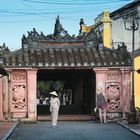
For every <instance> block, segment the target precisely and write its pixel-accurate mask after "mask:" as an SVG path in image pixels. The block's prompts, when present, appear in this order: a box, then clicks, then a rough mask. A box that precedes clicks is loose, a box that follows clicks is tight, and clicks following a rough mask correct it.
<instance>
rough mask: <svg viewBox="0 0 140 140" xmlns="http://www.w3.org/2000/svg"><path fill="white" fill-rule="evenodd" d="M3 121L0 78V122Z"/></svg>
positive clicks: (0, 79) (0, 81)
mask: <svg viewBox="0 0 140 140" xmlns="http://www.w3.org/2000/svg"><path fill="white" fill-rule="evenodd" d="M2 120H3V109H2V78H0V121H2Z"/></svg>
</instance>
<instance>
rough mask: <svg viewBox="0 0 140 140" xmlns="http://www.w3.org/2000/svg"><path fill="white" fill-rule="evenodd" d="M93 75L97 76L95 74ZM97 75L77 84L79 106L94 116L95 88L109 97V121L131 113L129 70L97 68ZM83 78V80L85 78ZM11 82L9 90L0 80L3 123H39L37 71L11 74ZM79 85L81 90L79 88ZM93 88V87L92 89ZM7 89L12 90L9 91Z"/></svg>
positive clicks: (75, 85)
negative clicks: (22, 121) (13, 121)
mask: <svg viewBox="0 0 140 140" xmlns="http://www.w3.org/2000/svg"><path fill="white" fill-rule="evenodd" d="M94 71H95V73H96V74H94ZM94 71H92V72H93V75H94V76H93V77H92V75H91V74H92V73H90V74H89V75H87V74H86V73H85V75H86V76H85V77H86V78H84V80H78V81H77V80H76V79H75V80H74V81H75V82H73V85H74V86H73V87H74V90H75V91H74V92H75V93H77V94H76V96H75V100H77V101H76V102H77V103H78V102H81V103H83V105H85V106H84V107H85V109H86V111H87V112H88V113H89V114H92V113H93V112H92V111H91V110H92V108H91V107H94V106H95V91H94V90H95V88H96V89H97V88H98V87H103V89H104V91H105V94H106V95H107V97H108V116H109V117H110V118H116V117H121V116H122V113H123V112H128V111H129V106H130V102H129V99H130V97H131V95H130V84H131V83H130V69H129V68H121V69H120V68H116V69H115V68H109V69H108V68H94ZM46 76H47V75H46ZM91 77H92V78H94V77H95V80H96V81H94V80H93V81H92V80H89V78H91ZM81 78H82V79H83V77H82V76H81ZM62 79H64V77H62ZM82 81H84V82H82ZM9 82H10V85H9V86H8V79H7V78H6V77H3V78H2V79H1V80H0V85H1V87H2V88H1V91H0V93H1V94H0V95H1V96H0V97H1V98H0V108H1V112H0V119H1V120H7V119H25V118H26V119H27V120H32V121H36V120H37V108H36V105H37V102H36V88H37V69H32V70H31V69H24V70H23V69H18V70H16V69H13V70H10V81H9ZM80 82H81V83H80ZM90 82H92V83H90ZM94 82H95V83H94ZM78 84H80V85H81V86H78ZM92 85H93V87H92V88H91V86H92ZM78 87H79V88H78ZM81 87H83V88H81ZM85 87H86V88H85ZM8 88H10V90H9V89H8ZM80 89H81V90H80ZM82 90H83V93H82V94H83V96H82V98H81V97H80V96H81V95H82V94H81V93H80V92H82ZM9 92H10V93H9ZM89 92H90V94H89ZM9 95H10V97H9ZM79 97H80V98H81V99H80V98H79ZM76 98H77V99H76ZM9 103H10V104H9Z"/></svg>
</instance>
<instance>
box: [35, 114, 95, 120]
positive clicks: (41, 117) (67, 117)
mask: <svg viewBox="0 0 140 140" xmlns="http://www.w3.org/2000/svg"><path fill="white" fill-rule="evenodd" d="M37 118H38V121H51V115H39V116H38V117H37ZM92 120H95V116H93V115H59V116H58V121H92Z"/></svg>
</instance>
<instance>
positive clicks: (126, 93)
mask: <svg viewBox="0 0 140 140" xmlns="http://www.w3.org/2000/svg"><path fill="white" fill-rule="evenodd" d="M121 71H122V84H123V89H122V100H121V105H122V109H123V112H129V111H130V100H131V82H130V81H131V71H130V69H128V70H127V69H125V70H124V69H121Z"/></svg>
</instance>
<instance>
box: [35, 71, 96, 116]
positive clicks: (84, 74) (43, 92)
mask: <svg viewBox="0 0 140 140" xmlns="http://www.w3.org/2000/svg"><path fill="white" fill-rule="evenodd" d="M95 84H96V82H95V73H94V72H93V70H92V69H86V70H85V69H82V70H81V69H77V70H75V69H73V70H72V69H71V70H68V69H58V70H54V69H53V70H52V69H51V70H38V73H37V99H38V105H37V115H47V114H50V112H49V92H50V91H52V90H53V89H54V88H56V89H57V91H58V94H59V98H60V102H61V106H60V110H59V114H62V115H63V114H64V115H66V114H67V115H74V114H75V115H76V114H90V115H91V114H93V107H94V106H95V87H96V85H95Z"/></svg>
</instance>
